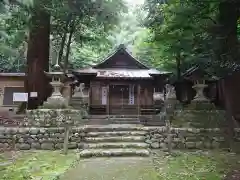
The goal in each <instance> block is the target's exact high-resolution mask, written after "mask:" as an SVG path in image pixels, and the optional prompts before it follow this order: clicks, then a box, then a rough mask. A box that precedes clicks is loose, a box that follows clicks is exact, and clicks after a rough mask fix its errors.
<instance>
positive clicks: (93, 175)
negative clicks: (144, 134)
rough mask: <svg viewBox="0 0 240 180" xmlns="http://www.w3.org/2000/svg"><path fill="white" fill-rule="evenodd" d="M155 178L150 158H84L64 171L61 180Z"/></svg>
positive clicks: (140, 179)
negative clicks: (73, 166)
mask: <svg viewBox="0 0 240 180" xmlns="http://www.w3.org/2000/svg"><path fill="white" fill-rule="evenodd" d="M68 179H69V180H70V179H71V180H157V179H158V178H157V173H156V171H155V170H154V168H153V164H152V161H151V159H150V158H141V157H121V158H90V159H84V160H81V161H80V162H79V164H78V165H77V166H76V167H75V168H74V169H71V170H69V171H68V172H66V174H65V175H64V176H63V177H62V178H61V180H68Z"/></svg>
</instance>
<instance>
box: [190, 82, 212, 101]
mask: <svg viewBox="0 0 240 180" xmlns="http://www.w3.org/2000/svg"><path fill="white" fill-rule="evenodd" d="M206 87H208V85H207V84H205V80H195V81H194V85H193V87H192V88H193V89H194V90H195V91H196V96H195V97H194V99H193V101H209V100H208V99H207V98H206V97H205V95H204V93H203V91H204V89H205V88H206Z"/></svg>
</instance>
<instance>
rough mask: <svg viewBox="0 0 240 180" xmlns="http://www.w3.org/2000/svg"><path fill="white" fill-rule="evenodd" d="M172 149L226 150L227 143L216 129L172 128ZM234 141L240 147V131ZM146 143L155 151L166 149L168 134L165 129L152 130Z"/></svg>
mask: <svg viewBox="0 0 240 180" xmlns="http://www.w3.org/2000/svg"><path fill="white" fill-rule="evenodd" d="M171 136H172V147H173V148H175V149H205V148H206V149H211V148H224V147H226V146H227V145H226V144H227V143H226V140H225V137H224V135H223V131H222V130H221V129H219V128H215V129H203V128H202V129H200V128H199V129H196V128H172V130H171ZM234 141H235V142H236V143H237V144H238V145H240V129H239V128H238V129H235V136H234ZM145 142H146V143H148V144H149V145H150V147H151V148H154V149H159V148H162V149H166V147H167V133H166V128H165V127H161V128H160V127H159V128H150V129H149V130H148V133H147V135H146V141H145Z"/></svg>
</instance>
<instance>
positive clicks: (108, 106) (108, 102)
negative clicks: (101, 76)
mask: <svg viewBox="0 0 240 180" xmlns="http://www.w3.org/2000/svg"><path fill="white" fill-rule="evenodd" d="M106 111H107V116H108V118H109V114H110V99H109V84H108V85H107V107H106Z"/></svg>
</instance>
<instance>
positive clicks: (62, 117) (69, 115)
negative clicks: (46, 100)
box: [19, 109, 87, 127]
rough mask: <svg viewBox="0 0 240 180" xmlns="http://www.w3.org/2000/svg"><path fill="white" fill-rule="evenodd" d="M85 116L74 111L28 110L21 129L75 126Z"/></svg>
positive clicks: (85, 114) (85, 113) (79, 111)
mask: <svg viewBox="0 0 240 180" xmlns="http://www.w3.org/2000/svg"><path fill="white" fill-rule="evenodd" d="M85 116H87V112H85V111H84V110H74V109H35V110H28V111H27V115H26V118H25V119H24V121H23V122H20V124H19V126H21V127H63V126H65V125H71V126H77V125H79V124H82V123H81V121H82V119H83V118H84V117H85Z"/></svg>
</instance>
